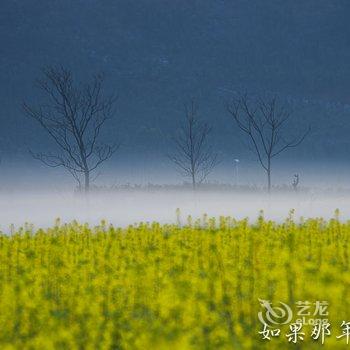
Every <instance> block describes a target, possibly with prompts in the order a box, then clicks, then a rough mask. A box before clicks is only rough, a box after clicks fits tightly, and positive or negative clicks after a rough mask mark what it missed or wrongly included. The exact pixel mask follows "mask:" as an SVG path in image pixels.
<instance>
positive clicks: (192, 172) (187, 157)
mask: <svg viewBox="0 0 350 350" xmlns="http://www.w3.org/2000/svg"><path fill="white" fill-rule="evenodd" d="M184 109H185V120H184V122H183V123H182V125H181V127H180V129H179V132H178V133H177V135H175V136H174V138H173V140H174V143H175V146H176V151H175V152H174V154H172V155H170V156H169V158H170V159H171V160H172V161H173V162H174V163H175V164H176V166H177V167H178V168H179V170H180V172H181V173H182V174H183V175H184V176H187V177H190V179H191V182H192V188H193V190H195V189H196V187H197V186H198V184H200V183H202V182H203V181H204V180H205V179H206V178H207V176H208V175H209V174H210V172H211V171H212V170H213V168H214V167H215V165H216V164H217V154H216V153H215V152H214V151H213V149H212V147H211V146H210V145H209V144H208V141H209V139H208V137H209V135H210V133H211V131H212V128H211V127H210V126H209V125H208V124H207V123H204V122H202V121H201V120H200V118H199V116H198V108H197V105H196V102H195V101H194V100H193V99H192V100H191V101H190V102H189V103H185V104H184Z"/></svg>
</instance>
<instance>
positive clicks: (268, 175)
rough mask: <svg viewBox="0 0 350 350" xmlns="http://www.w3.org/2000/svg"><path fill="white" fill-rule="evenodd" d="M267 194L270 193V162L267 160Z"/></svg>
mask: <svg viewBox="0 0 350 350" xmlns="http://www.w3.org/2000/svg"><path fill="white" fill-rule="evenodd" d="M266 172H267V192H268V193H270V192H271V160H270V159H268V163H267V170H266Z"/></svg>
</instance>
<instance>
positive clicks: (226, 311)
mask: <svg viewBox="0 0 350 350" xmlns="http://www.w3.org/2000/svg"><path fill="white" fill-rule="evenodd" d="M349 238H350V222H340V221H339V220H338V219H337V217H336V216H335V218H334V219H332V220H329V221H325V220H323V219H309V220H301V221H300V222H299V221H298V222H297V223H296V222H294V221H293V220H292V218H291V217H289V218H287V219H286V220H285V221H284V222H283V223H275V222H272V221H268V220H264V219H263V218H262V217H260V218H259V219H258V220H257V222H255V223H249V221H248V220H241V221H236V220H234V219H232V218H227V217H222V218H220V219H217V220H216V221H215V219H209V218H207V217H203V218H202V219H200V220H198V221H194V220H191V218H189V219H188V220H187V221H186V222H185V223H177V224H174V225H161V224H158V223H141V224H138V225H134V226H130V227H127V228H116V227H113V226H109V225H108V224H107V223H105V222H102V223H101V224H100V225H99V226H97V227H89V226H88V225H87V224H78V223H77V222H73V223H70V224H61V223H60V222H59V221H57V223H56V225H55V226H53V227H52V228H49V229H45V230H34V229H33V228H32V227H30V226H29V225H27V226H25V227H24V228H22V229H19V230H18V231H15V230H13V232H11V233H10V234H2V235H1V236H0V294H1V295H0V349H40V350H41V349H43V350H49V349H69V350H74V349H142V350H148V349H175V350H176V349H288V348H293V349H301V348H302V349H321V348H328V349H338V348H339V349H346V348H348V347H349V348H350V344H349V345H348V346H347V345H346V336H343V337H340V338H337V336H339V335H341V334H342V328H341V323H342V321H346V322H348V321H350V309H349V303H350V273H349V254H350V248H349ZM259 299H260V300H268V301H271V302H272V303H274V304H273V305H276V306H278V305H280V304H279V302H283V303H285V304H287V305H289V306H290V308H291V309H292V310H293V312H294V314H293V320H292V321H291V322H290V323H292V322H293V321H294V320H295V317H296V316H295V313H296V310H297V309H296V303H297V302H299V301H309V302H310V303H311V304H312V305H313V304H314V303H315V302H316V301H322V302H323V301H326V302H327V303H328V304H329V305H328V309H327V312H328V315H327V316H325V317H326V318H327V319H328V320H329V323H330V324H331V326H330V331H331V334H330V335H326V337H325V340H324V345H322V344H321V339H316V340H315V339H312V338H311V332H312V327H311V325H304V326H303V329H302V332H303V333H305V334H304V336H303V338H304V339H303V340H301V339H298V342H297V344H292V343H291V342H289V341H288V337H286V334H288V332H289V331H290V329H289V326H290V324H288V323H287V324H282V325H280V326H278V325H277V326H276V325H274V326H276V327H275V328H280V330H281V332H280V335H279V336H272V337H271V340H267V339H262V338H263V334H259V331H262V329H263V324H262V323H261V322H260V321H259V318H258V313H259V311H260V312H263V315H265V314H264V312H265V311H264V309H263V307H262V306H261V302H260V301H259ZM313 308H314V306H313ZM323 311H324V314H325V310H323ZM315 317H316V318H317V317H318V316H317V315H316V316H315ZM281 323H283V322H282V321H281Z"/></svg>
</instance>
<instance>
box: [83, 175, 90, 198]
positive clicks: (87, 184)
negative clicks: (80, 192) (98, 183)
mask: <svg viewBox="0 0 350 350" xmlns="http://www.w3.org/2000/svg"><path fill="white" fill-rule="evenodd" d="M84 178H85V185H84V189H85V192H86V193H87V192H89V190H90V172H89V171H88V170H86V171H85V172H84Z"/></svg>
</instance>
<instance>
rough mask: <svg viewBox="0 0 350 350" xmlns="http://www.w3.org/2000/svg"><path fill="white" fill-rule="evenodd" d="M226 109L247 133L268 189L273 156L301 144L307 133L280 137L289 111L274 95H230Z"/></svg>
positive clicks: (288, 117)
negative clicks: (291, 136)
mask: <svg viewBox="0 0 350 350" xmlns="http://www.w3.org/2000/svg"><path fill="white" fill-rule="evenodd" d="M227 110H228V112H229V113H230V115H231V116H232V118H233V120H234V121H235V123H236V124H237V125H238V127H239V128H240V129H241V130H242V131H243V132H244V133H245V134H246V135H247V136H248V138H249V140H250V143H251V145H252V148H253V151H254V152H255V153H256V155H257V157H258V159H259V163H260V165H261V166H262V167H263V169H264V170H265V172H266V174H267V188H268V191H269V192H270V190H271V171H272V159H273V158H274V157H276V156H278V155H279V154H281V153H282V152H284V151H286V150H287V149H288V148H293V147H297V146H298V145H300V144H301V143H302V142H303V140H304V139H305V138H306V136H307V135H308V134H309V132H310V127H308V128H307V129H306V131H304V132H303V133H302V134H301V136H299V137H294V138H292V139H290V140H287V139H285V138H284V137H283V134H284V131H285V129H286V128H287V122H288V120H289V119H290V117H291V115H292V111H291V109H290V108H288V107H287V106H286V105H283V104H281V103H280V102H279V101H278V99H277V97H276V96H273V97H265V98H258V99H252V98H249V97H248V95H246V94H245V95H241V96H238V97H233V98H232V100H231V101H230V102H229V103H228V104H227Z"/></svg>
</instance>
